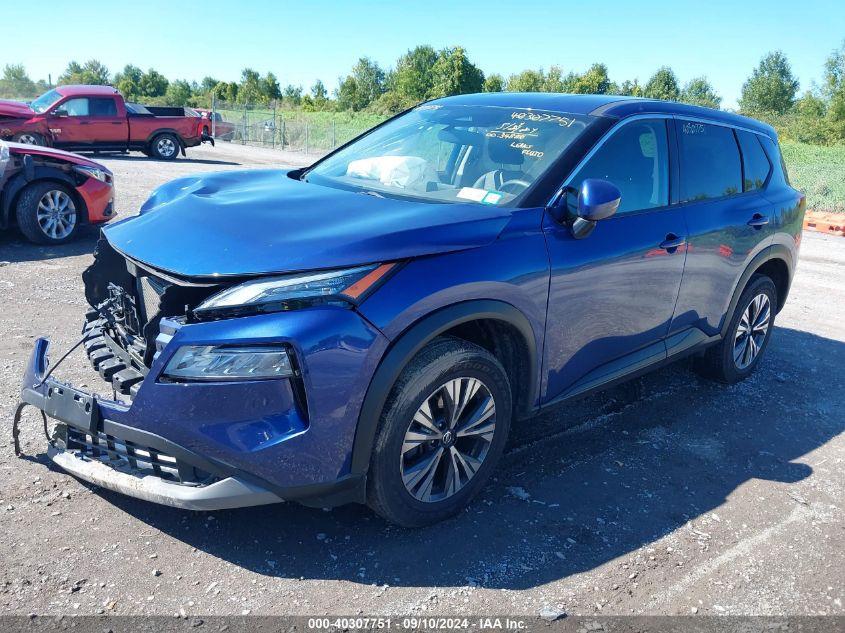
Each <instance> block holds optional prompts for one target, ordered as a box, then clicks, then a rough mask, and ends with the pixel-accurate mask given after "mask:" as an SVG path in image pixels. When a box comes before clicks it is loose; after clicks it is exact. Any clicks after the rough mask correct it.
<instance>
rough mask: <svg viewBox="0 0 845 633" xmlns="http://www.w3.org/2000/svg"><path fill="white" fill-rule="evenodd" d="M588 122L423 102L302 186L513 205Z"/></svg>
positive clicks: (330, 162) (317, 170)
mask: <svg viewBox="0 0 845 633" xmlns="http://www.w3.org/2000/svg"><path fill="white" fill-rule="evenodd" d="M591 121H592V119H591V118H590V117H586V116H579V115H572V114H564V113H559V112H544V111H540V110H526V109H518V108H504V107H499V106H463V105H461V106H450V105H442V106H441V105H437V104H424V105H422V106H420V107H418V108H415V109H414V110H412V111H411V112H408V113H407V114H404V115H402V116H400V117H398V118H397V119H394V120H393V121H390V122H389V123H387V124H385V125H383V126H382V127H380V128H378V129H377V130H374V131H373V132H371V133H370V134H367V135H366V136H364V137H363V138H361V139H360V140H358V141H355V142H354V143H352V144H351V145H350V146H349V147H346V148H344V149H342V150H340V151H339V152H337V153H336V154H335V155H333V156H331V157H329V158H327V159H326V160H324V161H322V162H321V163H318V164H317V165H316V166H315V167H313V168H312V169H311V170H310V171H308V172H307V173H306V175H305V180H306V181H308V182H314V183H317V184H324V185H329V186H336V187H341V188H349V189H353V190H360V191H365V192H367V193H371V194H373V195H386V196H391V195H396V196H399V197H410V198H412V199H417V200H424V201H431V202H478V203H482V204H494V205H507V204H515V203H516V201H517V200H518V198H519V197H520V196H521V195H522V194H523V193H524V192H525V191H527V190H528V188H529V187H530V186H531V185H532V184H533V183H534V182H535V181H536V180H538V179H539V178H541V177H542V176H543V175H544V173H545V172H546V171H547V170H548V169H549V167H550V166H551V165H552V164H554V162H555V161H556V160H557V159H558V158H559V157H560V156H561V154H563V153H564V152H565V151H566V149H567V148H568V147H569V146H570V145H571V144H572V142H573V141H574V140H575V139H576V138H578V136H579V135H580V134H581V133H582V132H583V131H584V130H585V129H586V127H587V126H588V125H589V124H590V122H591Z"/></svg>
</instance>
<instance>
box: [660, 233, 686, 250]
mask: <svg viewBox="0 0 845 633" xmlns="http://www.w3.org/2000/svg"><path fill="white" fill-rule="evenodd" d="M686 243H687V238H685V237H683V236H679V235H675V234H674V233H669V234H668V235H667V236H666V239H665V240H663V241H662V242H660V248H662V249H663V250H666V251H668V252H670V253H674V252H675V251H676V250H678V248H679V247H681V246H683V245H684V244H686Z"/></svg>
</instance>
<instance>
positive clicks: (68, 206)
mask: <svg viewBox="0 0 845 633" xmlns="http://www.w3.org/2000/svg"><path fill="white" fill-rule="evenodd" d="M36 219H37V220H38V226H39V227H41V230H42V231H43V232H44V235H46V236H47V237H50V238H52V239H54V240H62V239H64V238H66V237H67V236H69V235H70V234H71V233H72V232H73V229H74V227H75V226H76V206H75V205H74V204H73V200H72V199H71V197H70V196H69V195H68V194H67V193H65V192H64V191H61V190H59V189H54V190H53V191H48V192H47V193H45V194H44V195H43V196H41V200H39V201H38V211H37V213H36Z"/></svg>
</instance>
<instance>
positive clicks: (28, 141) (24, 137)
mask: <svg viewBox="0 0 845 633" xmlns="http://www.w3.org/2000/svg"><path fill="white" fill-rule="evenodd" d="M18 143H23V144H24V145H38V144H39V143H38V137H37V136H35V135H33V134H21V135H20V136H19V137H18Z"/></svg>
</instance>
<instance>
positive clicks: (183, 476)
mask: <svg viewBox="0 0 845 633" xmlns="http://www.w3.org/2000/svg"><path fill="white" fill-rule="evenodd" d="M66 428H67V448H68V449H69V450H75V451H79V453H81V454H82V455H83V456H85V457H87V458H89V459H95V460H97V461H99V462H102V463H104V464H106V465H107V466H110V467H112V468H114V469H115V470H119V471H121V472H124V473H128V474H131V475H135V476H136V477H144V476H148V475H153V476H155V477H159V478H161V479H164V480H166V481H170V482H173V483H178V484H183V485H186V486H203V485H207V484H210V483H212V482H213V481H215V480H216V478H215V477H214V476H212V475H210V474H209V473H207V472H205V471H203V470H200V469H199V468H195V467H194V466H191V465H190V464H187V463H185V462H184V461H183V460H180V459H177V458H176V457H173V456H172V455H168V454H166V453H163V452H161V451H159V450H156V449H154V448H150V447H148V446H141V445H139V444H136V443H134V442H130V441H128V440H123V439H120V438H118V437H115V436H113V435H108V434H106V433H103V432H98V433H96V434H95V435H92V434H90V433H86V432H85V431H81V430H79V429H76V428H74V427H72V426H68V427H66Z"/></svg>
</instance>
